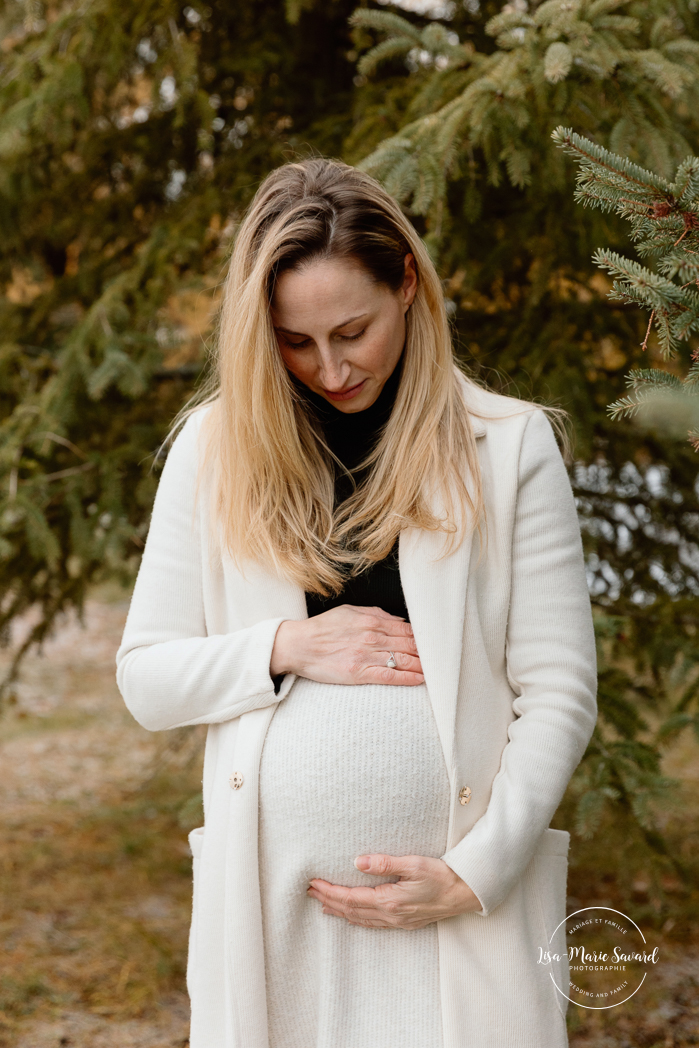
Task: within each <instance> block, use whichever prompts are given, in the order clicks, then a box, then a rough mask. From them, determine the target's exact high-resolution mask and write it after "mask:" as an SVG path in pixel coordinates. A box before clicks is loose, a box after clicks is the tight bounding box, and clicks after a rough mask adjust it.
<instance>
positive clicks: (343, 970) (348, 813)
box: [117, 159, 595, 1048]
mask: <svg viewBox="0 0 699 1048" xmlns="http://www.w3.org/2000/svg"><path fill="white" fill-rule="evenodd" d="M215 383H216V384H215V386H214V387H213V388H212V389H210V390H209V391H208V394H207V396H206V397H205V398H204V399H203V403H200V404H199V405H198V406H196V407H194V408H190V409H189V410H188V411H187V412H186V413H185V421H184V425H183V426H182V428H181V430H180V432H179V435H178V436H177V438H176V439H175V440H174V443H173V445H172V448H171V450H170V453H169V456H168V459H167V462H166V465H165V469H164V471H163V475H162V479H161V482H160V486H159V489H158V493H157V497H156V501H155V507H154V510H153V518H152V523H151V528H150V534H149V537H148V542H147V544H146V549H145V553H144V557H143V563H142V566H141V570H140V573H139V576H138V581H137V583H136V588H135V591H134V596H133V601H132V604H131V609H130V611H129V617H128V621H127V624H126V630H125V633H124V639H123V643H122V646H121V648H120V650H119V652H118V655H117V664H118V681H119V686H120V688H121V691H122V694H123V695H124V698H125V700H126V703H127V705H128V707H129V709H130V710H131V712H132V713H133V715H134V716H135V717H136V718H137V720H138V721H139V722H140V723H141V724H142V725H143V726H144V727H146V728H148V729H150V730H153V731H156V730H162V729H167V728H175V727H181V726H183V725H191V724H207V725H209V729H208V735H207V743H206V755H205V762H204V811H205V826H204V827H203V828H201V829H197V830H194V831H193V832H192V834H190V844H191V847H192V853H193V856H194V902H193V915H192V926H191V931H190V942H189V961H188V970H187V983H188V989H189V993H190V997H191V1002H192V1028H191V1048H561V1046H563V1045H565V1044H567V1038H566V1032H565V1006H566V1004H567V1000H566V997H565V994H566V993H567V987H568V968H567V962H566V959H565V937H564V933H563V931H562V929H561V928H559V929H558V931H557V932H556V928H557V925H559V922H561V921H562V919H563V918H564V916H565V888H566V869H567V859H566V855H567V849H568V834H567V833H565V832H563V831H560V830H553V829H550V828H549V823H550V821H551V818H552V816H553V814H554V812H555V810H556V807H557V806H558V803H559V801H560V799H561V797H562V795H563V792H564V790H565V788H566V785H567V783H568V780H569V778H570V776H571V774H572V772H573V770H574V768H575V766H576V764H577V763H578V761H579V760H580V757H581V755H582V753H583V751H584V749H585V745H586V743H587V741H588V739H589V737H590V734H591V732H592V728H593V725H594V721H595V656H594V645H593V636H592V626H591V615H590V607H589V601H588V596H587V590H586V585H585V573H584V566H583V557H582V549H581V543H580V535H579V530H578V525H577V520H576V514H575V507H574V502H573V497H572V494H571V490H570V486H569V483H568V479H567V475H566V472H565V468H564V465H563V461H562V459H561V456H560V453H559V451H558V447H557V445H556V441H555V439H554V436H553V432H552V429H551V426H550V424H549V422H548V420H547V418H546V415H545V413H544V412H543V411H542V410H541V409H540V408H538V407H536V406H535V405H533V404H527V403H524V402H522V401H518V400H515V399H513V398H508V397H502V396H498V395H496V394H494V393H491V392H489V391H487V390H485V389H482V388H480V387H479V386H477V385H476V384H475V383H473V382H472V381H471V380H469V379H468V378H467V377H466V376H465V375H463V374H462V373H461V372H460V371H459V370H458V368H457V366H456V364H455V361H454V357H453V351H452V346H451V341H450V337H449V328H448V323H447V318H446V313H445V308H444V302H443V297H442V290H441V286H440V282H439V279H438V277H437V274H436V272H435V270H434V267H433V265H432V263H431V261H430V258H429V256H428V255H427V253H426V251H425V249H424V247H423V245H422V242H421V240H420V238H419V237H418V236H417V234H416V232H415V230H414V229H413V227H412V226H411V224H410V223H409V222H408V220H407V219H406V218H405V217H404V215H403V214H402V212H401V210H400V208H399V207H398V206H397V205H396V203H395V202H394V201H393V200H392V199H391V198H390V197H389V196H388V195H387V194H386V193H385V192H384V191H383V189H382V188H381V187H380V186H379V185H378V184H377V183H376V182H375V181H374V180H373V179H371V178H369V177H368V176H367V175H364V174H362V173H360V172H358V171H356V170H355V169H353V168H350V167H347V166H346V165H344V164H339V163H335V162H331V161H326V160H321V159H312V160H307V161H304V162H302V163H298V164H287V165H285V166H283V167H281V168H279V169H278V170H277V171H274V172H273V173H272V174H271V175H270V176H269V177H268V178H267V179H266V180H265V182H264V183H263V184H262V186H261V187H260V189H259V191H258V193H257V196H256V197H255V200H254V201H253V204H252V206H251V208H250V210H249V212H248V214H247V216H246V218H245V220H244V221H243V223H242V225H241V227H240V229H239V232H238V236H237V240H236V245H235V250H234V252H233V257H232V261H231V266H230V271H229V275H228V278H227V283H226V288H225V292H224V298H223V305H222V312H221V324H220V331H219V337H218V360H217V369H216V375H215ZM554 932H556V934H555V935H554ZM552 936H553V938H552ZM540 948H541V950H543V951H544V952H546V951H549V952H551V953H553V954H554V958H553V960H552V961H551V962H550V963H549V964H541V963H539V959H540V957H541V953H540ZM556 955H557V956H556Z"/></svg>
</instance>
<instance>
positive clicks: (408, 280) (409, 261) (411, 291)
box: [401, 253, 417, 313]
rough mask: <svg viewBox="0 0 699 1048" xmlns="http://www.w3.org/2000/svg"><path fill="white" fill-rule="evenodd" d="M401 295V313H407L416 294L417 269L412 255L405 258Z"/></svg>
mask: <svg viewBox="0 0 699 1048" xmlns="http://www.w3.org/2000/svg"><path fill="white" fill-rule="evenodd" d="M401 291H402V293H403V312H404V313H407V312H408V310H409V309H410V306H411V305H412V303H413V299H414V298H415V295H416V294H417V268H416V266H415V257H414V255H412V254H410V253H409V254H407V255H406V256H405V277H404V279H403V286H402V288H401Z"/></svg>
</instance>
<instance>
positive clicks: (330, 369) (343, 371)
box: [318, 345, 350, 393]
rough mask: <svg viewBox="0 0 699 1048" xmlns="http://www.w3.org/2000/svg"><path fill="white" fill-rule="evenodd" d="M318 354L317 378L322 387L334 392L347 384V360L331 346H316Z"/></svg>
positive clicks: (348, 370)
mask: <svg viewBox="0 0 699 1048" xmlns="http://www.w3.org/2000/svg"><path fill="white" fill-rule="evenodd" d="M318 352H319V355H320V369H319V376H318V377H319V379H320V384H321V385H322V387H323V389H327V390H329V391H330V392H331V393H336V392H337V391H338V390H340V389H342V388H343V387H344V386H345V385H346V384H347V379H348V378H349V374H350V365H349V363H348V361H346V360H343V359H342V356H341V354H340V353H338V352H337V351H335V350H334V349H333V348H332V347H331V346H329V345H326V346H318Z"/></svg>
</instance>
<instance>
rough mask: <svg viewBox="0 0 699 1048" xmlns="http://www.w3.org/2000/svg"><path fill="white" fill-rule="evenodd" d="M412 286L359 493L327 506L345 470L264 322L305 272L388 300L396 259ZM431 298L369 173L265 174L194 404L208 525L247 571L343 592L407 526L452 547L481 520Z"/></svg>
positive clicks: (458, 389) (453, 370)
mask: <svg viewBox="0 0 699 1048" xmlns="http://www.w3.org/2000/svg"><path fill="white" fill-rule="evenodd" d="M408 253H412V255H413V256H414V258H415V263H416V268H417V275H418V287H417V293H416V295H415V298H414V300H413V302H412V304H411V306H410V308H409V310H408V312H407V314H406V341H405V347H404V350H403V356H402V364H399V366H400V367H401V368H402V370H401V378H400V385H399V388H398V392H397V395H396V401H395V405H394V407H393V411H392V413H391V416H390V418H389V420H388V422H387V423H386V424H385V426H384V427H383V430H382V432H381V435H380V438H379V440H378V443H377V445H376V447H375V448H374V449H373V450H372V452H371V454H370V455H369V456H368V457H367V458H366V459H365V460H364V462H362V463H360V465H359V466H358V467H357V469H356V470H355V471H354V472H355V473H359V472H361V475H362V478H363V479H362V480H361V482H359V483H356V484H355V489H354V492H353V494H352V495H351V496H350V497H349V498H348V499H347V500H346V501H345V502H343V503H342V504H341V505H339V506H335V505H334V477H335V470H336V469H338V468H342V467H341V464H340V463H338V461H337V460H336V459H335V460H334V459H333V455H332V453H331V451H330V449H329V448H328V446H327V444H326V443H325V441H324V439H323V433H322V429H321V428H320V426H319V424H318V421H317V419H316V418H315V417H314V415H313V412H312V410H309V405H308V404H307V402H306V401H305V398H304V397H303V395H302V393H301V392H300V391H299V389H298V386H297V385H295V384H294V382H293V381H292V379H291V377H290V375H289V373H288V372H287V370H286V367H285V366H284V363H283V361H282V357H281V354H280V351H279V347H278V343H277V339H276V335H275V332H274V328H273V325H272V320H271V311H270V306H271V301H272V296H273V293H274V288H275V282H276V280H277V279H278V277H279V276H280V274H281V273H283V272H285V271H286V270H289V269H294V268H298V267H300V266H302V265H305V264H307V263H309V262H311V261H316V260H323V259H333V260H335V261H336V260H342V259H344V260H348V261H351V262H353V263H354V264H358V265H360V266H361V267H363V268H364V270H365V271H366V272H367V273H369V274H370V276H371V278H372V279H373V280H375V281H376V282H377V283H378V284H380V285H383V286H386V287H388V288H390V289H391V290H392V291H397V290H398V288H400V287H401V285H402V283H403V279H404V274H405V263H404V260H405V256H406V255H407V254H408ZM464 382H469V379H468V378H467V377H465V376H464V375H462V374H461V372H460V371H459V370H458V368H457V365H456V361H455V357H454V352H453V348H452V343H451V337H450V332H449V324H448V320H447V316H446V311H445V306H444V298H443V294H442V288H441V284H440V281H439V278H438V276H437V273H436V271H435V268H434V266H433V264H432V261H431V259H430V257H429V255H428V254H427V251H426V250H425V247H424V246H423V244H422V241H421V240H420V237H419V236H418V235H417V233H416V231H415V230H414V228H413V226H412V225H411V224H410V222H409V221H408V220H407V218H406V217H405V216H404V215H403V213H402V212H401V210H400V208H399V207H398V205H397V204H396V202H395V201H394V200H393V199H392V198H391V197H390V196H389V195H388V194H387V193H386V192H385V190H384V189H383V188H382V187H381V186H380V185H379V183H378V182H376V181H375V180H374V179H373V178H371V177H370V176H369V175H366V174H363V173H362V172H360V171H357V170H356V169H355V168H352V167H349V166H348V165H346V164H342V163H338V162H336V161H331V160H324V159H317V158H314V159H309V160H304V161H302V162H300V163H289V164H285V165H284V166H283V167H280V168H278V169H277V170H275V171H273V172H272V173H271V174H270V175H269V176H268V177H267V178H266V179H265V180H264V182H263V183H262V185H261V186H260V188H259V190H258V192H257V194H256V196H255V198H254V200H253V202H252V204H251V206H250V208H249V210H248V212H247V214H246V216H245V218H244V220H243V222H242V224H241V226H240V228H239V230H238V234H237V238H236V242H235V246H234V250H233V254H232V258H231V263H230V268H229V272H228V276H227V279H226V283H225V288H224V293H223V300H222V309H221V317H220V328H219V334H218V340H217V347H216V368H215V372H214V377H213V383H214V385H213V386H212V387H210V388H209V389H208V390H206V391H205V395H204V396H203V397H202V398H200V401H199V404H198V405H195V406H194V407H192V406H190V407H189V408H188V410H187V412H185V413H184V414H185V415H186V414H189V413H191V412H192V411H193V410H197V409H198V407H201V403H202V400H203V402H204V403H207V404H209V405H210V406H209V410H208V412H207V414H206V417H205V418H204V420H203V425H202V437H203V458H202V465H203V467H204V469H206V470H208V471H209V472H208V473H207V476H209V477H210V480H211V483H212V486H211V492H212V500H213V519H214V521H215V523H216V525H217V527H218V532H219V535H220V539H221V541H222V543H223V545H224V547H225V548H226V550H227V552H228V553H229V554H230V555H231V556H232V557H233V558H234V560H235V561H236V562H237V563H238V564H240V565H242V564H243V563H244V562H245V561H246V560H254V561H257V562H261V563H264V564H265V565H266V566H267V567H268V568H270V569H271V570H274V571H275V572H276V573H277V574H278V575H280V576H281V577H284V578H286V579H289V580H291V581H293V582H296V583H298V584H299V585H300V586H301V587H302V588H303V589H304V590H306V591H307V592H315V593H320V594H324V595H328V594H330V593H338V592H339V591H340V590H341V589H342V586H343V584H344V582H345V580H346V579H347V577H348V576H351V575H354V574H357V573H359V572H360V571H362V570H363V569H364V568H366V567H367V566H368V565H369V564H371V563H372V562H376V561H379V560H382V559H383V558H384V557H386V556H387V555H388V554H389V552H390V551H391V549H392V547H393V545H394V543H395V541H396V538H397V536H398V534H399V532H400V531H401V530H403V529H404V528H409V527H414V528H423V529H429V530H433V531H443V532H446V533H447V534H448V538H447V540H446V550H445V552H446V551H449V550H451V549H454V548H456V546H457V545H458V543H460V541H461V540H462V539H463V537H464V535H465V533H466V531H467V529H468V528H469V527H475V526H478V524H479V520H480V515H481V512H482V508H483V497H482V491H481V481H480V472H479V468H478V461H477V454H476V445H475V440H474V436H473V432H472V429H471V424H470V422H469V417H468V412H467V410H466V406H465V403H464V395H463V394H464V390H463V385H464Z"/></svg>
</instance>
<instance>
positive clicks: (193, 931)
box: [187, 826, 204, 1000]
mask: <svg viewBox="0 0 699 1048" xmlns="http://www.w3.org/2000/svg"><path fill="white" fill-rule="evenodd" d="M187 839H188V840H189V848H190V851H191V853H192V923H191V924H190V926H189V949H188V951H187V992H188V993H189V997H190V1000H191V998H192V992H193V983H194V971H195V967H196V952H197V911H198V909H199V907H198V904H197V898H198V895H199V868H200V866H201V852H202V848H203V847H204V827H203V826H198V827H197V828H196V830H192V832H191V833H190V834H189V837H188V838H187Z"/></svg>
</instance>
